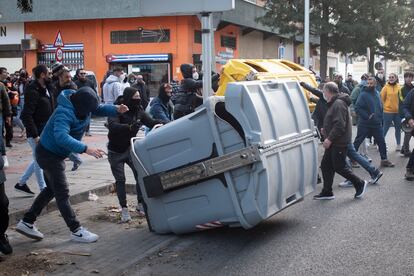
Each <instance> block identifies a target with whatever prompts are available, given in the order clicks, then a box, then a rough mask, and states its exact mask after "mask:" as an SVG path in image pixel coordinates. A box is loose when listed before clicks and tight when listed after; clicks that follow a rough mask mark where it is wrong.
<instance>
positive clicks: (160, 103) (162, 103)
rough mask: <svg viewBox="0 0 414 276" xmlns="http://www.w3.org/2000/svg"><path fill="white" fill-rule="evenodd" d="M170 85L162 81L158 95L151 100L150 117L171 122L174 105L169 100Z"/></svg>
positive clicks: (170, 93)
mask: <svg viewBox="0 0 414 276" xmlns="http://www.w3.org/2000/svg"><path fill="white" fill-rule="evenodd" d="M171 95H172V85H171V84H168V83H163V84H161V86H160V89H159V91H158V97H156V98H155V99H154V100H152V102H151V104H150V106H151V109H150V114H151V116H152V118H154V119H159V120H163V121H166V122H171V121H172V120H173V111H174V105H173V103H172V102H171Z"/></svg>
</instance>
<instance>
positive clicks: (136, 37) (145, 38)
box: [111, 30, 170, 44]
mask: <svg viewBox="0 0 414 276" xmlns="http://www.w3.org/2000/svg"><path fill="white" fill-rule="evenodd" d="M159 42H170V30H130V31H113V32H111V44H125V43H159Z"/></svg>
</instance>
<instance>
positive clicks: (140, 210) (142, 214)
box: [135, 203, 145, 217]
mask: <svg viewBox="0 0 414 276" xmlns="http://www.w3.org/2000/svg"><path fill="white" fill-rule="evenodd" d="M135 210H136V211H137V214H138V216H139V217H145V211H144V206H143V205H142V203H138V205H137V207H136V208H135Z"/></svg>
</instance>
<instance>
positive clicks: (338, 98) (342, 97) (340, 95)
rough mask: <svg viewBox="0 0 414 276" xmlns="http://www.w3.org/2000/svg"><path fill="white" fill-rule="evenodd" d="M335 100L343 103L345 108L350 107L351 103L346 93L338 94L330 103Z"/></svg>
mask: <svg viewBox="0 0 414 276" xmlns="http://www.w3.org/2000/svg"><path fill="white" fill-rule="evenodd" d="M336 100H340V101H344V102H345V103H346V105H347V106H350V105H351V103H352V100H351V97H349V95H348V94H346V93H339V94H338V95H337V96H335V100H334V101H332V103H333V102H335V101H336Z"/></svg>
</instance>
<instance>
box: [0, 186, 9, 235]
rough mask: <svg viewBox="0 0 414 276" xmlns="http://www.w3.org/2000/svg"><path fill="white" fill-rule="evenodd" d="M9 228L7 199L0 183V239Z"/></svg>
mask: <svg viewBox="0 0 414 276" xmlns="http://www.w3.org/2000/svg"><path fill="white" fill-rule="evenodd" d="M7 227H9V199H8V198H7V195H6V191H5V190H4V183H0V237H3V236H4V233H6V230H7Z"/></svg>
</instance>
